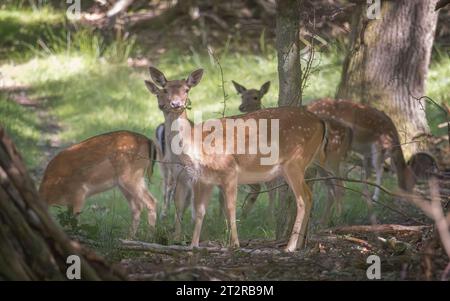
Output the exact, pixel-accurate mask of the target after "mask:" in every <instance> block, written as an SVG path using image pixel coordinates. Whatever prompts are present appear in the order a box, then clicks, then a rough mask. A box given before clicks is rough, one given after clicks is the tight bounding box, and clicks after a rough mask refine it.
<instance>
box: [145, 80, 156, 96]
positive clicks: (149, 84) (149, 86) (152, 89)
mask: <svg viewBox="0 0 450 301" xmlns="http://www.w3.org/2000/svg"><path fill="white" fill-rule="evenodd" d="M145 85H146V86H147V89H148V90H149V91H150V92H151V93H152V94H155V95H158V94H159V88H158V87H157V86H156V85H155V84H154V83H152V82H151V81H149V80H146V81H145Z"/></svg>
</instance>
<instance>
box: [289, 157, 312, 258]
mask: <svg viewBox="0 0 450 301" xmlns="http://www.w3.org/2000/svg"><path fill="white" fill-rule="evenodd" d="M283 169H284V170H283V172H284V177H285V180H286V181H287V182H288V184H289V187H290V188H291V189H292V191H293V192H294V195H295V199H296V203H297V215H296V217H295V221H294V226H293V228H292V234H291V237H290V239H289V242H288V244H287V246H286V248H285V251H286V252H294V251H295V250H296V248H297V246H298V247H300V248H302V247H303V246H304V243H305V237H306V231H307V226H308V221H309V215H310V212H311V207H312V194H311V191H310V189H309V187H308V185H306V183H305V179H304V173H303V172H304V170H305V168H304V167H303V166H301V165H300V164H293V163H291V164H288V165H285V166H284V168H283Z"/></svg>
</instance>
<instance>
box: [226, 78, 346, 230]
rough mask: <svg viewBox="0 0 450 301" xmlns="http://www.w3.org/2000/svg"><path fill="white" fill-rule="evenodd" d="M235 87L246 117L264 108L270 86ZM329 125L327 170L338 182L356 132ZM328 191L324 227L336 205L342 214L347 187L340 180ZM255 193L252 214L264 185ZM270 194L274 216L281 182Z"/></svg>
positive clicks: (254, 187) (250, 203)
mask: <svg viewBox="0 0 450 301" xmlns="http://www.w3.org/2000/svg"><path fill="white" fill-rule="evenodd" d="M232 82H233V85H234V87H235V89H236V91H237V92H238V94H240V95H241V105H240V106H239V110H240V111H241V112H242V113H249V112H254V111H257V110H260V109H261V108H262V98H263V97H264V95H265V94H266V93H267V92H268V91H269V88H270V82H266V83H264V84H263V85H262V86H261V88H260V89H259V90H258V89H247V88H246V87H244V86H243V85H241V84H238V83H237V82H235V81H232ZM323 120H324V121H325V122H326V123H327V128H328V136H327V138H328V141H327V144H326V146H325V167H326V169H327V170H329V171H331V172H332V173H333V174H334V175H335V176H336V177H337V178H339V177H340V174H341V173H340V164H341V162H343V161H344V160H345V158H346V157H347V155H348V153H349V152H350V149H351V144H352V137H353V132H352V130H351V128H349V127H348V126H346V125H344V124H342V123H341V122H339V121H336V120H334V119H330V118H323ZM319 173H321V174H322V175H323V171H322V170H321V169H319ZM326 184H327V187H328V189H327V190H328V203H327V206H326V208H325V213H324V215H323V217H322V223H327V222H328V220H329V217H330V214H331V206H332V205H333V204H334V203H336V205H337V209H338V211H340V209H341V207H342V205H341V202H340V201H341V199H342V196H343V187H344V186H343V183H342V181H340V180H331V181H327V182H326ZM250 186H251V187H250V189H251V192H250V193H249V194H248V196H247V197H246V200H247V203H246V206H245V207H244V212H245V213H248V212H249V211H250V210H251V208H252V206H253V205H254V203H255V201H256V199H257V197H258V192H259V191H261V185H259V184H256V185H250ZM266 187H267V188H268V190H269V208H270V211H271V212H273V207H274V205H273V204H274V202H275V194H274V191H275V190H274V187H277V181H273V182H269V183H266Z"/></svg>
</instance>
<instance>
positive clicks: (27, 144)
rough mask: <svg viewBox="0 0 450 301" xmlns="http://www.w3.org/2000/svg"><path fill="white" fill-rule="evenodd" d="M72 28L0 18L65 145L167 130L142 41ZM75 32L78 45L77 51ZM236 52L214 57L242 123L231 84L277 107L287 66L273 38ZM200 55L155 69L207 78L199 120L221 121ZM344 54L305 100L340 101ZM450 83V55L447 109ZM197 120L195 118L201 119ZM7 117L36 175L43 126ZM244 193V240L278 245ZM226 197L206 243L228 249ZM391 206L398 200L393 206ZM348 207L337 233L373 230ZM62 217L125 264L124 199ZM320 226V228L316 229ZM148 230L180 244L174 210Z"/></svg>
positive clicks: (7, 42)
mask: <svg viewBox="0 0 450 301" xmlns="http://www.w3.org/2000/svg"><path fill="white" fill-rule="evenodd" d="M64 22H65V21H64V16H63V15H62V14H60V13H56V12H53V11H49V10H48V11H45V10H44V11H42V12H41V13H40V14H39V13H36V12H32V11H23V10H21V11H19V10H2V11H0V37H1V38H0V54H7V56H5V57H7V58H9V59H13V61H14V63H5V64H3V65H1V66H0V73H1V74H3V75H6V76H7V77H8V78H10V79H12V80H14V81H16V82H17V83H21V84H25V85H29V86H31V87H33V91H34V92H30V93H31V94H30V97H38V96H46V97H48V96H52V98H51V100H49V101H48V103H47V104H46V106H47V107H48V109H49V111H50V113H51V114H53V115H55V116H56V117H57V119H58V120H59V121H60V122H62V123H63V131H62V132H61V134H60V138H61V140H62V143H63V145H69V144H71V143H75V142H78V141H81V140H83V139H86V138H88V137H91V136H94V135H98V134H101V133H104V132H108V131H113V130H118V129H128V130H132V131H136V132H140V133H143V134H145V135H146V136H148V137H153V136H154V129H155V128H156V126H157V125H158V124H159V123H160V122H162V121H163V115H162V113H161V112H160V110H159V109H158V106H157V101H156V98H155V96H153V95H151V94H150V93H149V92H148V91H147V89H146V87H145V85H144V79H148V78H149V74H148V70H147V69H146V68H145V69H133V68H131V67H128V65H127V64H125V63H126V61H127V59H128V58H129V57H130V56H132V55H133V53H134V52H135V51H136V46H135V40H134V38H133V37H131V38H128V39H117V40H115V41H112V42H106V41H105V40H104V39H103V38H101V37H100V36H99V35H98V34H96V33H95V32H93V31H91V30H88V29H82V28H81V29H78V30H76V31H68V30H67V27H66V26H65V23H64ZM68 32H70V39H69V40H70V43H67V41H68V40H67V37H68ZM38 41H41V42H38ZM232 43H233V41H232V40H231V39H230V38H229V39H228V40H227V43H226V46H225V47H224V48H223V49H217V50H215V53H214V55H215V56H216V57H218V58H219V60H220V64H221V66H222V69H223V70H222V71H223V74H224V81H225V82H224V87H225V92H226V94H227V95H226V98H227V105H226V111H225V115H233V114H238V113H239V111H238V106H239V104H240V97H239V95H238V94H237V93H236V91H235V90H234V87H233V86H232V84H231V80H235V81H237V82H239V83H240V84H242V85H244V86H245V87H247V88H258V89H259V88H260V87H261V85H262V84H263V83H264V82H266V81H268V80H270V81H271V87H270V90H269V92H268V94H267V95H266V96H265V97H264V100H263V102H264V103H263V105H264V106H265V107H273V106H276V105H277V96H278V79H277V58H276V52H275V50H274V49H273V47H271V46H270V45H268V44H266V38H265V32H264V31H263V32H261V36H260V39H259V48H260V49H259V50H260V53H256V54H255V53H248V52H245V53H244V52H232V51H230V49H231V48H232V46H233V45H232ZM24 51H25V52H24ZM190 51H191V53H189V54H185V53H184V52H183V51H181V50H180V49H172V50H169V51H168V52H166V53H165V54H164V55H162V56H161V57H160V58H159V59H158V60H156V58H150V59H151V62H152V64H154V65H155V66H157V67H158V68H159V69H160V70H162V71H163V72H164V73H165V74H166V77H167V78H168V79H180V78H186V77H187V76H188V74H189V73H190V72H192V71H193V70H195V69H197V68H204V69H205V73H204V77H203V79H202V81H201V83H200V84H199V85H198V86H197V87H195V88H194V89H192V91H191V92H190V99H191V101H192V110H194V111H195V110H199V111H202V112H203V118H204V119H207V118H213V117H219V116H221V114H222V110H223V103H222V102H223V95H222V89H221V85H222V82H221V74H220V68H219V65H218V64H217V62H216V60H215V59H214V58H213V57H212V56H211V55H210V54H209V53H208V51H207V50H206V49H200V50H199V49H197V50H196V49H194V48H191V49H190ZM343 53H344V52H343V51H342V47H341V46H339V45H338V46H337V47H328V48H325V49H322V50H321V53H318V56H317V60H316V61H315V62H314V65H313V72H312V74H311V75H310V77H309V83H308V85H307V88H306V91H304V93H303V99H304V101H305V102H306V103H307V102H309V101H310V100H311V99H314V98H318V97H326V96H333V95H334V93H335V90H336V87H337V84H338V83H339V80H340V73H341V66H342V60H343ZM2 58H3V56H2ZM302 63H304V62H302ZM449 78H450V59H449V57H448V55H447V56H445V55H443V54H442V55H441V56H440V57H439V58H437V59H436V60H435V61H434V62H433V64H432V66H431V69H430V74H429V80H428V90H427V91H428V95H429V96H431V97H433V98H434V99H435V100H436V101H438V102H440V101H446V102H448V101H450V100H449V98H448V97H449V95H448V86H449V82H448V79H449ZM428 108H429V111H428V116H429V117H430V122H431V124H432V127H433V129H435V127H436V124H437V121H435V120H438V117H437V114H438V113H437V112H436V111H435V110H434V109H432V108H430V107H428ZM189 114H191V116H192V112H189ZM0 116H1V118H0V123H1V124H2V125H3V126H5V127H6V129H7V130H8V132H9V133H10V134H11V135H12V136H13V138H14V140H15V142H16V143H17V144H18V147H19V149H20V150H21V151H22V152H23V154H24V157H25V159H26V163H27V164H28V165H29V166H36V164H38V163H39V162H40V160H42V158H41V156H40V151H39V148H38V144H39V141H40V139H41V137H40V135H41V128H40V127H41V126H42V123H41V121H40V120H39V118H38V116H37V115H36V114H34V113H32V112H31V113H30V112H29V111H27V110H26V109H24V108H23V107H21V106H20V105H18V104H16V103H14V102H12V101H10V100H7V99H6V96H2V95H0ZM439 118H440V117H439ZM439 122H440V119H439ZM155 170H156V173H155V176H154V177H153V179H152V183H149V188H150V190H151V192H152V194H153V195H154V196H155V197H156V198H157V199H158V200H162V189H161V176H160V175H159V171H158V168H156V169H155ZM391 181H392V180H389V179H388V180H387V181H385V183H384V184H385V185H388V186H389V185H392V187H394V185H395V184H394V182H392V183H391ZM317 186H319V185H317ZM349 187H351V188H355V189H358V190H361V185H358V184H352V185H349ZM244 189H245V188H244V187H241V188H240V192H239V195H238V227H239V235H240V238H241V239H250V238H273V237H274V230H275V226H274V223H273V221H272V219H271V216H270V215H269V214H268V212H267V194H262V195H260V196H259V200H258V201H257V202H256V204H255V206H254V208H253V211H252V212H251V213H250V214H249V216H248V217H247V218H245V219H241V218H240V216H241V205H242V201H243V200H244V198H245V191H243V190H244ZM217 197H218V194H217V191H215V194H214V196H213V199H212V200H211V202H210V206H209V208H208V213H207V215H206V218H205V223H204V227H203V232H202V239H205V240H207V239H211V240H218V241H221V242H222V243H224V244H225V243H226V242H227V241H228V237H229V233H228V231H227V230H226V222H225V219H224V218H223V216H222V217H221V218H219V216H220V215H219V213H218V212H219V208H218V207H219V206H218V202H217ZM314 199H315V200H318V201H316V202H315V208H314V212H313V216H315V217H319V216H320V215H321V214H322V211H323V208H324V204H325V203H326V200H325V191H324V189H319V188H317V189H316V191H315V195H314ZM388 201H390V199H389V198H387V199H386V202H388ZM343 203H344V210H343V214H342V215H341V216H334V217H333V219H332V221H331V225H337V224H342V223H349V224H350V223H356V222H358V223H361V222H367V215H368V212H367V206H366V203H365V200H364V199H363V198H362V197H361V196H360V195H359V194H357V193H352V192H347V193H346V197H345V200H344V202H343ZM375 210H376V212H377V213H378V215H379V216H388V212H386V209H384V208H383V207H380V206H376V205H375ZM188 211H189V210H188ZM52 212H53V213H54V215H55V217H56V218H57V219H58V220H59V222H60V224H61V225H62V226H63V227H64V228H65V229H67V230H68V231H72V232H73V233H77V234H80V235H83V236H85V237H87V238H89V239H92V240H95V241H96V242H98V246H97V247H98V249H99V250H101V252H102V253H104V254H107V255H109V256H116V255H117V253H114V250H116V249H117V248H116V247H117V239H118V238H124V237H127V236H128V231H129V229H130V225H131V213H130V209H129V207H128V204H127V201H126V200H125V199H124V198H123V196H122V195H121V193H120V192H119V191H117V190H112V191H109V192H106V193H102V194H99V195H96V196H93V197H91V198H90V199H89V200H88V202H87V204H86V206H85V209H84V210H83V212H82V214H81V216H80V218H79V220H78V223H76V224H75V222H74V220H73V217H72V216H70V215H68V213H67V212H65V213H63V212H62V211H61V212H59V211H55V210H52ZM317 219H318V218H317ZM317 219H313V223H314V221H315V220H317ZM142 220H143V221H142V222H141V225H140V227H139V229H138V234H137V236H138V237H137V238H138V239H141V240H148V241H155V242H158V243H163V244H165V243H174V241H173V220H174V206H173V205H172V208H171V210H170V214H169V216H168V218H167V220H166V221H158V224H157V227H156V231H155V232H154V233H150V231H149V230H148V225H147V223H146V221H145V220H146V215H145V213H143V215H142ZM313 226H315V225H313ZM192 229H193V224H192V222H191V218H190V212H189V213H186V216H185V217H184V220H183V231H184V233H183V235H184V236H183V241H182V243H188V242H189V240H190V236H191V233H192Z"/></svg>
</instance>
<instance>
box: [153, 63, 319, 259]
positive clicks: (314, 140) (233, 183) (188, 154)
mask: <svg viewBox="0 0 450 301" xmlns="http://www.w3.org/2000/svg"><path fill="white" fill-rule="evenodd" d="M150 75H151V78H152V79H153V81H154V82H155V83H156V84H155V83H153V82H151V81H145V84H146V86H147V88H148V89H149V91H150V92H151V93H153V94H155V95H156V97H157V99H158V105H159V108H160V110H161V111H162V112H163V114H164V118H165V128H166V138H168V139H167V141H171V142H173V141H178V145H179V146H180V145H181V146H182V148H183V153H181V154H179V155H178V158H179V159H180V160H181V162H182V164H183V165H184V167H185V170H186V171H187V172H188V173H189V175H190V177H191V179H192V186H193V190H194V208H195V227H194V233H193V235H192V242H191V245H192V246H193V247H196V246H198V245H199V241H200V233H201V229H202V224H203V219H204V216H205V213H206V209H207V205H208V202H209V199H210V197H211V192H212V189H213V187H214V185H218V186H219V187H221V189H222V190H223V191H224V194H225V207H226V215H227V219H228V225H229V227H230V228H231V229H230V230H231V246H232V247H239V239H238V233H237V226H236V198H237V186H238V185H239V184H256V183H261V182H267V181H270V180H272V179H274V178H276V177H278V176H283V178H284V179H285V180H286V182H287V183H288V184H289V186H290V188H291V189H292V191H293V192H294V195H295V198H296V203H297V214H296V218H295V222H294V225H293V229H292V233H291V237H290V239H289V242H288V244H287V246H286V248H285V251H287V252H293V251H294V250H295V249H296V248H297V246H299V247H302V246H303V245H304V239H305V236H306V231H307V225H308V220H309V216H310V211H311V206H312V195H311V191H310V190H309V188H308V186H307V185H306V183H305V179H304V174H305V170H306V168H307V167H308V166H309V165H310V164H311V163H312V162H313V161H314V159H315V158H316V156H319V157H322V158H323V156H324V154H323V147H324V143H325V141H326V138H325V137H326V125H325V123H324V122H323V121H322V120H320V119H319V118H318V117H317V116H315V115H314V114H312V113H310V112H308V111H306V110H304V109H302V108H293V107H282V108H273V109H266V110H260V111H257V112H253V113H249V114H246V115H239V116H232V117H225V118H221V119H218V120H216V121H217V122H218V123H219V124H220V126H221V128H222V129H223V131H222V136H218V137H216V140H215V141H214V145H218V146H220V145H222V146H223V147H224V148H225V149H229V148H231V149H232V150H235V147H236V145H237V142H238V139H237V138H236V136H235V135H232V136H233V137H234V138H233V139H226V138H227V137H226V135H225V133H226V132H227V131H231V132H233V133H234V132H236V128H235V127H234V126H233V127H232V128H231V129H227V127H228V126H230V127H231V124H236V123H237V122H238V121H241V122H243V123H244V124H245V122H247V121H255V122H256V123H259V122H261V121H265V122H267V126H268V128H271V129H272V127H273V124H275V125H279V132H277V133H274V135H275V136H276V137H278V138H279V141H277V143H275V144H274V145H271V147H274V148H273V150H274V151H278V156H276V161H275V162H271V163H272V164H267V165H266V164H263V162H264V160H263V159H267V154H263V153H262V152H261V149H259V148H257V149H256V153H252V152H250V151H249V152H245V153H239V152H236V151H233V152H210V151H205V148H204V147H200V148H199V147H198V145H196V143H195V142H193V141H192V138H193V137H194V139H195V136H196V133H197V134H198V133H200V141H205V139H206V138H207V137H208V135H210V134H211V130H210V129H209V130H207V129H205V128H206V127H205V124H204V123H198V124H195V125H194V126H193V127H190V126H189V125H190V123H189V121H188V119H187V114H186V106H187V104H188V92H189V89H191V88H192V87H194V86H196V85H197V84H198V83H199V82H200V80H201V78H202V75H203V70H202V69H199V70H196V71H194V72H192V73H191V74H190V75H189V76H188V78H187V79H181V80H172V81H168V80H167V79H166V77H165V76H164V74H163V73H162V72H161V71H159V70H157V69H156V68H153V67H150ZM158 86H159V87H158ZM172 124H174V125H176V126H179V125H180V124H181V125H182V126H181V127H182V128H181V130H180V131H176V130H173V128H172ZM169 129H170V130H169ZM257 131H258V132H257V133H252V134H255V135H250V132H249V130H248V131H247V130H244V133H245V135H243V137H242V136H241V137H240V138H242V141H239V142H240V143H243V144H244V145H248V146H249V148H250V146H251V144H252V142H253V141H254V138H255V137H259V141H261V139H265V141H269V140H270V141H272V140H271V139H272V138H273V137H272V133H271V132H270V131H269V133H267V132H266V133H264V131H262V132H261V129H260V127H258V129H257ZM237 132H239V131H237ZM230 140H231V141H230ZM271 144H272V143H271ZM239 145H242V144H239ZM171 153H172V154H173V150H172V151H171ZM172 156H174V154H173V155H172Z"/></svg>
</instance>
